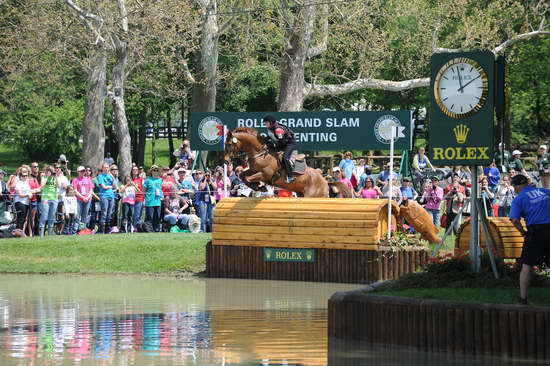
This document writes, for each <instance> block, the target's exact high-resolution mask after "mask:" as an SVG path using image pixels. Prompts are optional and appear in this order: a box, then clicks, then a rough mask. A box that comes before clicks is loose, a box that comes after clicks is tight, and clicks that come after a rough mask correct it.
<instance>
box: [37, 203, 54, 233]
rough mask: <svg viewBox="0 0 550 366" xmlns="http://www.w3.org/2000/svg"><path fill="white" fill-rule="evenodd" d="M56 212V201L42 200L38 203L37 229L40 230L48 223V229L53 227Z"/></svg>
mask: <svg viewBox="0 0 550 366" xmlns="http://www.w3.org/2000/svg"><path fill="white" fill-rule="evenodd" d="M56 212H57V200H42V202H40V220H39V222H38V227H39V228H40V229H42V228H43V227H45V226H46V221H47V222H48V227H53V224H54V222H55V213H56Z"/></svg>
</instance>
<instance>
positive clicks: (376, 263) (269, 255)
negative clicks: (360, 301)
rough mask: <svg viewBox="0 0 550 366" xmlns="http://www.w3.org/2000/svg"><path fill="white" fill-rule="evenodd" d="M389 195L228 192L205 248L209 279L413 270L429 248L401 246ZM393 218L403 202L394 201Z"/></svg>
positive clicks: (346, 278)
mask: <svg viewBox="0 0 550 366" xmlns="http://www.w3.org/2000/svg"><path fill="white" fill-rule="evenodd" d="M387 210H388V201H387V200H374V199H373V200H368V199H361V200H358V199H344V198H341V199H330V198H267V199H259V198H224V199H222V200H221V201H220V202H219V203H218V204H217V206H216V208H215V210H214V225H213V231H212V242H211V243H209V244H208V246H207V273H208V275H209V276H210V277H230V278H257V279H283V280H301V281H324V282H349V283H370V282H376V281H379V280H385V279H391V278H397V277H399V276H401V275H403V274H405V273H409V272H412V271H416V270H418V269H419V267H420V266H421V265H423V264H424V263H425V262H426V260H427V254H426V251H425V250H424V249H421V248H415V249H410V250H402V251H399V252H396V251H394V250H392V249H391V248H388V247H384V246H381V245H380V241H381V239H383V238H385V235H386V234H387V226H388V222H387V217H388V211H387ZM391 210H392V216H393V219H392V222H393V223H396V222H397V216H398V212H399V207H398V206H397V204H395V203H392V208H391Z"/></svg>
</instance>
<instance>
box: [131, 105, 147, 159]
mask: <svg viewBox="0 0 550 366" xmlns="http://www.w3.org/2000/svg"><path fill="white" fill-rule="evenodd" d="M146 124H147V107H143V108H142V109H141V112H140V113H139V125H138V133H137V141H135V145H136V148H135V149H134V161H135V162H136V164H137V165H139V166H143V163H144V161H145V143H146V142H147V126H146Z"/></svg>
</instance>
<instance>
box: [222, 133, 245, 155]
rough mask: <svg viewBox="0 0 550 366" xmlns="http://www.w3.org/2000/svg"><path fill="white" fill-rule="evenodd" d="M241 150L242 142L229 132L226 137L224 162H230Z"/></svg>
mask: <svg viewBox="0 0 550 366" xmlns="http://www.w3.org/2000/svg"><path fill="white" fill-rule="evenodd" d="M241 149H242V142H241V141H240V140H239V138H238V137H237V136H236V135H234V134H233V133H232V132H231V131H228V132H227V135H226V137H225V149H224V160H225V161H226V162H229V161H230V159H231V157H233V155H235V153H237V152H239V151H241Z"/></svg>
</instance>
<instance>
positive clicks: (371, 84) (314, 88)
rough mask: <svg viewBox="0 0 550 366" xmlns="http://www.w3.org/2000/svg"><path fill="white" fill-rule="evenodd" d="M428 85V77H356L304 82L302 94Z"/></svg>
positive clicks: (397, 89) (407, 88) (324, 93)
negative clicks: (336, 81) (323, 82)
mask: <svg viewBox="0 0 550 366" xmlns="http://www.w3.org/2000/svg"><path fill="white" fill-rule="evenodd" d="M429 85H430V78H420V79H411V80H403V81H391V80H380V79H358V80H354V81H350V82H347V83H343V84H332V85H313V84H309V83H305V86H304V94H305V95H306V96H307V97H314V96H327V95H342V94H347V93H351V92H354V91H357V90H361V89H377V90H387V91H393V92H398V91H404V90H409V89H414V88H422V87H425V86H429Z"/></svg>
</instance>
